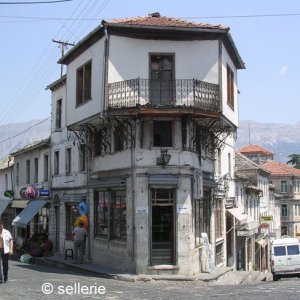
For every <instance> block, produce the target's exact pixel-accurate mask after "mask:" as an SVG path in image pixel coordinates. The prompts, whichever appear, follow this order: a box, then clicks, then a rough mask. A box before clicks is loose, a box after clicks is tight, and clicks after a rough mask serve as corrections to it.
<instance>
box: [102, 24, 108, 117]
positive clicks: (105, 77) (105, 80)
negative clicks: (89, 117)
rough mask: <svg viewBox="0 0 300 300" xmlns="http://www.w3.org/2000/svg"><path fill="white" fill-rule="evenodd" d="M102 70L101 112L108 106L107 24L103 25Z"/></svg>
mask: <svg viewBox="0 0 300 300" xmlns="http://www.w3.org/2000/svg"><path fill="white" fill-rule="evenodd" d="M104 35H105V41H104V68H103V69H104V72H103V86H102V87H103V106H102V112H101V116H102V113H103V112H104V111H105V110H106V109H107V107H108V61H109V35H108V33H107V26H106V25H104Z"/></svg>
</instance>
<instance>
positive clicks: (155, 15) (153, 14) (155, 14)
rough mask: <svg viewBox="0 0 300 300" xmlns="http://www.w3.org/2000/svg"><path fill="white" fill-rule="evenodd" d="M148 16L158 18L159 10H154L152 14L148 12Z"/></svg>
mask: <svg viewBox="0 0 300 300" xmlns="http://www.w3.org/2000/svg"><path fill="white" fill-rule="evenodd" d="M149 17H152V18H160V13H159V12H154V13H152V14H149Z"/></svg>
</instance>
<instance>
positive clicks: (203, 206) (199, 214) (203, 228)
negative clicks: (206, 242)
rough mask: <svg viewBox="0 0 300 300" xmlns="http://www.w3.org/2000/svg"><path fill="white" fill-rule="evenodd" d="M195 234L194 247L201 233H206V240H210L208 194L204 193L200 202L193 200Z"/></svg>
mask: <svg viewBox="0 0 300 300" xmlns="http://www.w3.org/2000/svg"><path fill="white" fill-rule="evenodd" d="M194 214H195V227H196V228H195V232H196V245H198V244H199V243H198V240H197V239H199V238H200V237H201V233H202V232H205V233H207V236H208V239H210V214H211V208H210V195H209V192H206V191H205V192H204V197H203V198H202V199H200V200H198V199H196V200H195V210H194ZM199 242H200V240H199Z"/></svg>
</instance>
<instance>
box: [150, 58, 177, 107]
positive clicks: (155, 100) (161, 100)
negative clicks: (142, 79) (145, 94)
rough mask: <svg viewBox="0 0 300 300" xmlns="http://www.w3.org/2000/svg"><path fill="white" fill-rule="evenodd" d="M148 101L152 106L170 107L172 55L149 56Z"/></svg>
mask: <svg viewBox="0 0 300 300" xmlns="http://www.w3.org/2000/svg"><path fill="white" fill-rule="evenodd" d="M150 79H151V81H150V86H149V87H150V101H151V104H154V105H170V104H171V103H172V102H175V101H174V100H175V99H174V95H175V92H174V88H175V85H174V83H175V82H174V55H172V54H171V55H170V54H169V55H166V54H163V55H159V54H152V55H151V56H150Z"/></svg>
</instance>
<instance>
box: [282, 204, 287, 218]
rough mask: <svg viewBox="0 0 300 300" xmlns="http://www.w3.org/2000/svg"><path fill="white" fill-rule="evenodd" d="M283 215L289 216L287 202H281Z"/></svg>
mask: <svg viewBox="0 0 300 300" xmlns="http://www.w3.org/2000/svg"><path fill="white" fill-rule="evenodd" d="M281 216H282V217H287V216H288V207H287V204H281Z"/></svg>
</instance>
